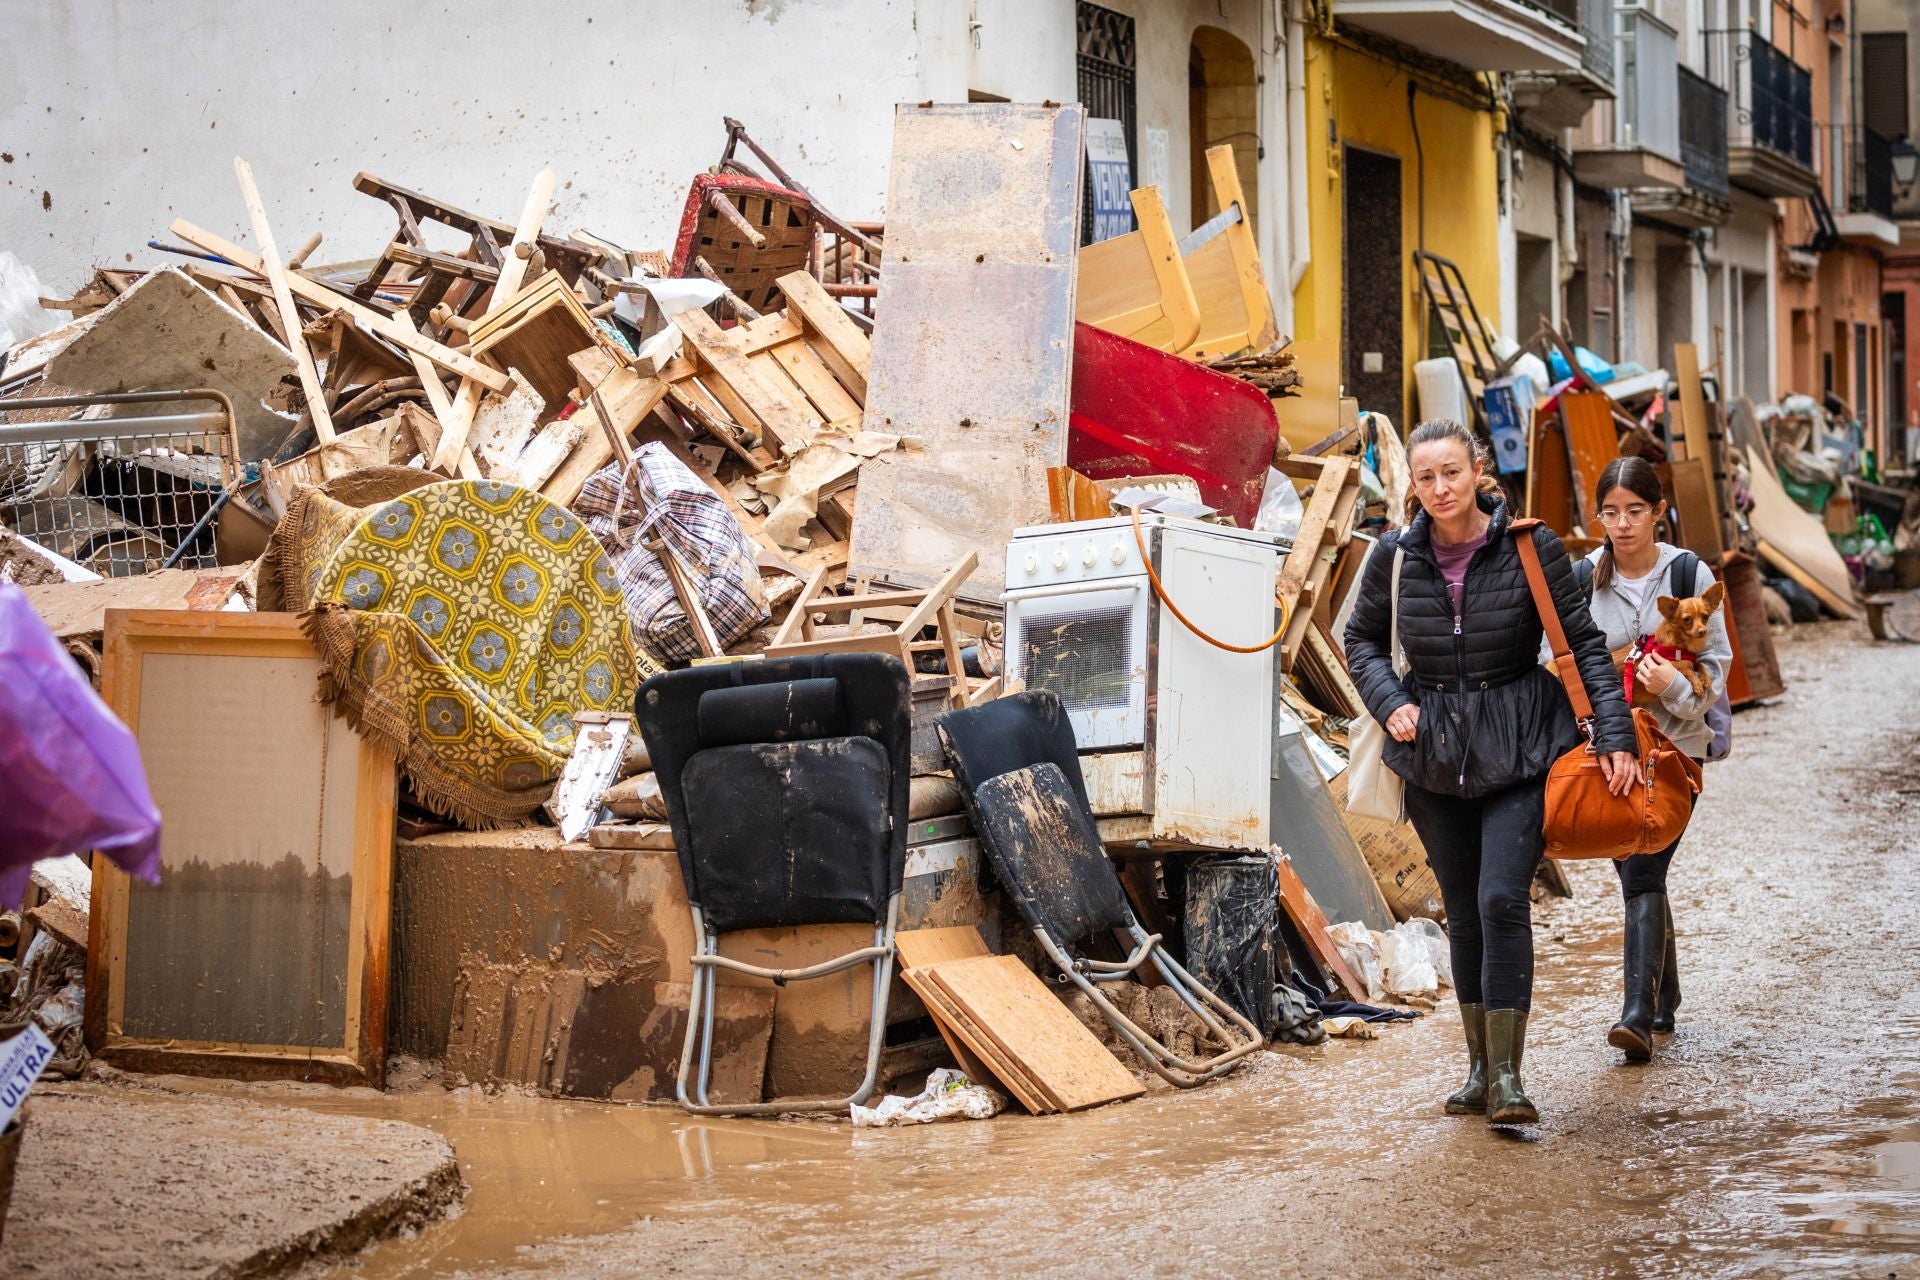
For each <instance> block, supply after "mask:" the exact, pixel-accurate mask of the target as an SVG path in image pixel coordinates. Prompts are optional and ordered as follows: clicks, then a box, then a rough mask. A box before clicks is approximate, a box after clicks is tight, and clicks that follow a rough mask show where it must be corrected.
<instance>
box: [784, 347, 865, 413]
mask: <svg viewBox="0 0 1920 1280" xmlns="http://www.w3.org/2000/svg"><path fill="white" fill-rule="evenodd" d="M770 354H771V355H772V357H773V358H774V359H775V360H776V361H778V362H779V364H780V367H781V369H782V370H783V371H784V372H785V373H786V375H787V376H788V377H789V378H791V379H792V380H793V382H794V385H795V386H797V387H799V388H800V391H801V393H802V394H803V395H805V396H806V398H807V399H808V400H809V401H810V402H811V403H812V406H813V408H812V410H811V411H812V412H813V413H815V414H816V415H818V416H819V417H820V419H821V420H822V421H824V422H851V423H852V424H854V425H855V426H858V425H859V422H860V411H861V405H860V402H859V401H858V400H855V399H854V398H853V397H852V396H851V395H849V394H847V389H846V388H845V387H843V386H841V385H840V383H839V381H838V380H837V379H836V378H835V377H834V376H833V371H832V370H831V369H829V368H827V365H826V362H825V361H824V360H822V359H821V358H820V354H819V352H817V351H815V350H814V349H813V348H812V347H810V346H808V345H807V344H806V343H805V342H804V341H800V342H783V343H781V344H780V345H779V346H777V347H774V348H772V349H771V351H770Z"/></svg>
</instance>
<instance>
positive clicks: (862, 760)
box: [680, 738, 895, 933]
mask: <svg viewBox="0 0 1920 1280" xmlns="http://www.w3.org/2000/svg"><path fill="white" fill-rule="evenodd" d="M890 773H891V770H890V767H889V764H888V761H887V753H886V749H885V748H883V747H882V746H881V745H880V744H879V743H878V742H876V741H875V740H874V739H872V738H813V739H809V740H807V741H805V742H767V743H743V744H739V745H736V746H727V747H710V748H707V749H705V750H702V751H699V752H696V753H695V754H694V757H693V758H692V759H691V760H689V761H688V762H687V767H686V769H685V770H684V771H683V772H682V774H681V780H680V786H681V792H682V795H683V797H684V801H685V804H686V806H687V809H688V810H689V811H690V812H691V813H692V814H693V815H694V821H693V822H692V824H691V827H690V830H689V833H688V834H689V837H690V839H691V841H692V848H691V849H690V850H689V851H688V852H689V854H690V855H691V861H692V863H693V866H694V868H695V874H696V875H697V876H698V879H699V903H700V908H701V910H702V911H703V912H704V913H705V915H706V918H707V922H708V925H709V926H710V927H711V928H712V929H713V931H714V932H716V933H728V932H731V931H733V930H735V929H763V928H773V927H776V926H786V925H802V924H872V923H874V922H876V921H878V920H881V919H884V918H885V915H886V909H887V893H888V883H889V881H888V852H889V848H890V846H891V845H892V843H893V828H894V825H895V824H894V822H893V818H892V815H891V814H890V813H889V812H888V810H887V800H888V793H889V790H890V783H891V777H890Z"/></svg>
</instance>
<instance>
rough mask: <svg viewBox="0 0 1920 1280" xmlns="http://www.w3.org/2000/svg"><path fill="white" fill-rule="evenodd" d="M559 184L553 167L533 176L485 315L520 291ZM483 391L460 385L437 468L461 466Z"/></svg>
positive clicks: (434, 465) (477, 386) (471, 383)
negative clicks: (511, 242)
mask: <svg viewBox="0 0 1920 1280" xmlns="http://www.w3.org/2000/svg"><path fill="white" fill-rule="evenodd" d="M558 184H559V177H558V176H557V175H556V174H555V173H554V171H553V170H552V169H542V170H541V171H540V172H539V173H537V174H535V175H534V178H533V186H532V187H531V188H529V189H528V191H527V202H526V204H525V206H523V207H522V208H521V210H520V221H519V223H518V224H517V225H516V226H515V228H514V233H513V244H512V246H511V247H510V248H509V249H508V250H507V251H506V254H505V256H504V257H503V258H502V259H501V260H500V278H499V279H498V280H496V281H494V285H493V289H492V291H491V292H490V293H488V295H487V307H486V310H485V311H484V312H482V313H481V314H482V317H483V318H484V317H485V316H488V315H491V314H493V313H494V312H495V311H498V310H499V309H500V308H501V307H503V306H505V305H506V304H507V303H508V302H509V301H511V300H512V298H513V295H514V294H516V293H518V292H520V283H521V281H523V280H525V279H526V275H527V263H528V261H529V260H530V259H531V258H532V256H533V252H534V244H535V242H536V241H537V240H539V238H540V224H541V223H543V222H545V221H546V219H547V210H548V208H549V207H551V205H552V204H553V189H554V187H555V186H557V185H558ZM480 392H481V387H480V384H479V383H478V382H477V381H475V380H473V379H468V380H467V381H464V382H462V383H461V384H460V390H459V392H458V393H457V394H455V396H454V398H453V410H452V412H451V413H449V414H448V416H447V417H446V418H445V419H444V420H442V422H441V424H440V425H441V433H440V451H439V452H438V453H436V454H435V455H434V456H433V459H432V461H431V463H430V464H429V465H430V466H431V467H432V468H433V469H434V470H436V471H439V472H442V473H444V474H447V475H452V474H453V472H454V469H455V468H456V467H457V466H458V465H459V462H460V453H461V451H462V450H463V449H465V448H466V447H467V432H468V431H470V430H471V429H472V428H473V411H474V410H475V409H477V408H479V407H480Z"/></svg>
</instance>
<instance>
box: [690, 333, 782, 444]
mask: <svg viewBox="0 0 1920 1280" xmlns="http://www.w3.org/2000/svg"><path fill="white" fill-rule="evenodd" d="M673 323H674V324H675V326H677V327H678V328H679V330H680V332H681V333H682V334H683V335H684V336H685V337H686V340H687V345H688V346H690V347H692V348H693V349H694V350H695V351H697V352H698V353H699V356H700V360H701V361H702V362H703V363H704V364H706V365H708V366H709V367H710V368H711V369H712V371H713V372H714V373H715V374H717V375H718V377H717V379H715V380H713V381H708V382H706V384H705V385H706V386H707V388H708V390H710V391H711V392H713V394H714V396H715V397H716V398H717V399H719V400H720V402H721V403H722V404H725V405H727V406H728V409H729V411H730V416H733V417H734V418H735V420H736V421H742V422H743V425H749V426H750V425H753V424H752V422H746V421H744V419H757V420H758V422H759V425H760V427H761V429H762V435H763V437H764V440H763V442H764V443H765V444H766V446H767V447H768V448H769V449H770V450H773V451H774V452H776V453H782V452H787V451H788V450H789V449H790V448H793V449H797V448H799V447H800V446H802V445H804V444H807V443H809V442H811V441H812V439H813V428H812V427H810V426H808V425H807V422H806V420H805V419H804V418H803V417H802V416H801V415H800V414H799V413H797V412H796V411H795V410H794V409H793V407H792V406H791V405H789V404H788V403H787V402H786V400H785V399H784V398H782V397H781V396H780V395H779V393H778V392H776V391H775V390H773V389H772V388H771V387H768V386H767V385H766V384H765V381H764V380H763V379H762V378H761V376H760V374H759V373H758V372H757V371H756V370H755V369H754V367H753V365H752V364H751V363H750V360H749V357H748V356H747V355H745V354H744V353H743V352H742V351H741V350H740V349H739V346H738V344H737V343H736V342H735V340H734V339H732V338H731V337H729V336H728V334H727V333H725V332H724V331H723V330H722V329H721V328H720V326H719V325H717V324H715V323H714V322H713V320H712V319H711V318H710V317H709V316H708V315H707V313H706V312H704V311H701V310H698V309H695V310H692V311H683V312H681V313H680V314H679V315H677V316H675V317H674V318H673ZM729 396H731V397H734V398H737V400H738V401H739V402H740V403H739V404H738V405H736V404H732V403H729ZM743 415H744V418H743Z"/></svg>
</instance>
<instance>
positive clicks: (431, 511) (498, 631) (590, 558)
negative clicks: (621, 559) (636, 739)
mask: <svg viewBox="0 0 1920 1280" xmlns="http://www.w3.org/2000/svg"><path fill="white" fill-rule="evenodd" d="M321 501H322V502H326V500H325V499H322V500H321ZM338 505H339V504H333V503H328V504H327V505H326V506H317V505H316V506H310V507H308V508H307V509H304V510H302V511H300V512H299V513H297V514H298V515H299V516H300V517H303V519H302V521H301V524H302V526H303V533H302V534H297V535H296V536H302V537H303V540H304V538H305V537H311V538H314V539H318V540H322V541H332V540H337V543H338V545H337V546H334V547H333V548H332V550H331V551H330V552H328V553H324V559H322V556H321V555H316V554H314V553H315V552H316V551H320V550H321V548H320V547H317V546H314V545H312V544H308V545H306V546H305V547H304V548H303V550H305V552H306V553H307V554H306V555H305V556H304V557H303V559H304V560H305V562H306V564H307V565H310V566H311V565H316V564H317V565H318V567H317V568H316V569H312V570H310V572H311V573H312V575H313V576H312V578H311V579H310V581H311V594H310V596H309V598H308V602H309V605H310V607H309V609H308V611H307V613H306V614H305V615H304V618H303V625H304V627H305V629H306V632H307V635H308V637H309V638H310V639H311V640H312V641H313V645H314V648H315V649H316V650H318V651H319V654H320V658H321V663H322V666H323V668H324V675H323V678H322V688H321V696H322V698H323V699H324V700H326V701H328V702H330V703H332V704H333V705H334V706H335V707H337V708H338V709H339V710H340V711H341V712H342V714H344V715H345V716H346V717H347V720H348V722H349V723H351V724H352V725H353V727H354V728H355V729H356V730H358V731H359V732H360V734H361V735H362V736H364V737H366V738H369V739H371V740H372V741H374V742H376V743H378V744H379V745H380V746H382V747H384V748H385V749H386V750H388V751H391V752H392V753H393V755H394V757H395V758H396V759H397V760H398V761H399V762H400V767H401V769H402V770H403V771H404V772H405V774H406V776H407V778H408V780H409V781H410V782H411V783H412V784H413V789H414V791H415V792H416V793H417V795H418V796H419V798H420V800H421V801H422V802H423V803H425V804H426V805H427V806H428V807H429V808H431V809H433V810H434V811H435V812H437V813H441V814H444V815H446V816H449V817H452V818H454V819H455V820H456V821H459V822H461V823H463V824H465V825H468V826H472V827H482V828H484V827H499V826H510V825H514V824H516V823H519V822H522V821H524V820H525V819H526V818H527V817H528V816H529V815H530V814H532V813H533V811H534V810H535V809H537V808H538V807H539V806H540V804H541V803H542V802H543V801H545V800H546V798H547V797H548V795H549V794H551V792H552V790H553V783H554V781H555V779H557V778H558V777H559V776H560V770H561V768H562V767H563V766H564V765H565V763H566V759H567V756H568V755H569V754H570V753H571V752H572V750H573V716H574V713H575V712H578V711H624V710H628V709H630V707H631V705H632V700H633V693H634V690H635V688H636V687H637V686H638V684H639V682H640V680H641V679H643V678H645V676H647V675H651V674H653V673H655V672H657V671H658V670H659V669H660V668H659V665H658V664H657V663H656V662H654V661H653V659H652V658H650V657H648V656H647V655H645V654H643V653H641V652H639V651H637V650H636V649H635V647H634V644H633V639H632V633H631V630H630V627H629V624H628V621H627V612H626V606H625V603H624V601H623V599H622V597H621V593H620V584H619V583H618V582H617V581H615V579H614V576H613V571H612V568H611V566H610V565H609V564H608V562H607V557H606V554H605V552H603V551H602V550H601V548H600V544H599V543H598V541H596V540H595V538H594V537H593V535H592V534H591V533H589V532H588V531H587V529H586V527H585V526H583V525H582V524H581V523H580V521H579V520H578V519H577V518H576V517H575V516H574V515H573V513H572V512H570V511H568V510H566V509H565V508H564V507H560V506H557V505H555V504H554V503H551V502H548V501H547V500H546V499H544V498H542V497H541V496H540V495H539V494H537V493H534V492H532V491H530V490H526V489H521V488H517V487H515V486H513V485H507V484H499V483H496V482H493V481H446V482H443V483H439V484H430V485H426V486H424V487H422V488H419V489H415V490H413V491H412V492H410V493H405V494H402V495H401V496H399V497H397V498H394V499H392V500H391V501H389V502H385V503H382V504H380V505H378V506H375V507H371V508H368V509H366V510H364V511H359V512H356V513H354V514H355V515H356V516H357V517H358V518H357V519H355V520H354V521H353V522H352V523H351V525H350V527H347V528H345V530H344V532H343V529H342V526H343V524H344V523H345V521H344V518H343V515H342V512H341V511H338V510H334V509H333V508H334V507H337V506H338ZM288 514H289V518H293V517H294V516H295V515H296V513H295V512H293V511H289V513H288ZM290 594H292V593H291V592H290Z"/></svg>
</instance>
